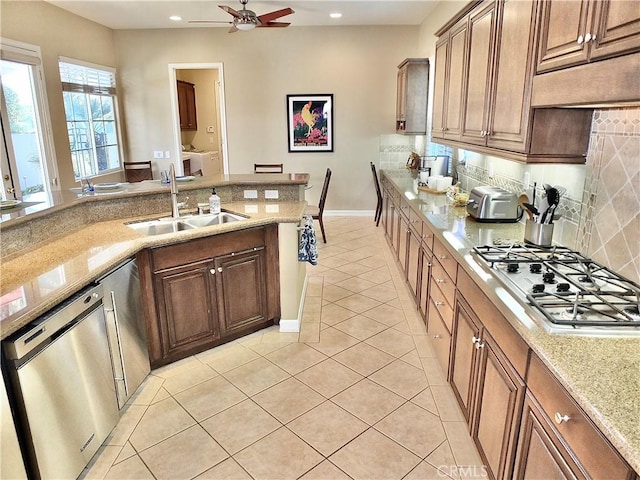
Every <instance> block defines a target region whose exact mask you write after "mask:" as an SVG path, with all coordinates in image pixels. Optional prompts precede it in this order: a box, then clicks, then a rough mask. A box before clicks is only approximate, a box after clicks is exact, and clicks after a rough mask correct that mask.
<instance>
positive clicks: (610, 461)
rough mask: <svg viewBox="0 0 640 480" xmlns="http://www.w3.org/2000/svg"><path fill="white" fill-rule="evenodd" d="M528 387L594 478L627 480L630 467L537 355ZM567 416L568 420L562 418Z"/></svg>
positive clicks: (530, 372) (532, 358)
mask: <svg viewBox="0 0 640 480" xmlns="http://www.w3.org/2000/svg"><path fill="white" fill-rule="evenodd" d="M527 385H528V387H529V389H530V390H531V393H532V394H533V396H534V397H535V398H536V400H537V401H538V403H539V404H540V406H541V407H542V409H543V411H544V412H545V413H546V415H547V416H548V417H549V418H550V419H551V422H552V423H553V425H554V428H555V429H557V431H558V432H559V433H560V435H561V436H562V438H564V440H565V441H566V443H567V445H568V446H569V447H570V448H571V450H572V451H573V453H574V454H575V455H576V457H577V458H578V460H579V461H580V463H582V465H583V466H584V467H585V469H586V470H587V472H588V473H589V475H590V476H591V477H592V478H609V479H614V478H621V479H624V478H627V475H628V473H629V470H630V468H629V467H628V465H626V463H625V461H624V460H622V459H621V458H620V456H619V455H618V453H617V452H616V451H615V449H614V448H613V447H612V446H611V445H610V444H609V442H608V441H607V440H606V439H605V438H604V437H603V436H602V434H601V433H600V431H599V430H598V428H597V427H596V426H595V425H593V423H592V422H591V420H589V418H587V416H586V415H585V413H584V412H583V411H582V409H581V408H580V407H579V406H578V405H577V404H576V403H575V401H574V400H573V399H572V398H571V397H570V396H569V394H568V393H567V392H566V390H565V389H564V387H562V385H560V383H559V382H558V380H556V378H555V377H554V376H553V375H552V374H551V372H549V370H548V369H547V367H545V366H544V365H543V364H542V362H541V361H540V359H538V357H536V356H535V355H531V361H530V365H529V377H528V380H527ZM565 415H566V416H567V417H568V419H563V418H562V417H564V416H565ZM558 420H560V423H559V424H558ZM594 452H598V453H597V455H594Z"/></svg>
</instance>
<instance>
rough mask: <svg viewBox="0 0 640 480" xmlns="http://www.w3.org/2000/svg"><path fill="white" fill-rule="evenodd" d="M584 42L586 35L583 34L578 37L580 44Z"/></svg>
mask: <svg viewBox="0 0 640 480" xmlns="http://www.w3.org/2000/svg"><path fill="white" fill-rule="evenodd" d="M583 43H584V37H583V36H582V35H580V36H579V37H578V45H582V44H583Z"/></svg>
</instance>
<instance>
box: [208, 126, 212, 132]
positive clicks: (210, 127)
mask: <svg viewBox="0 0 640 480" xmlns="http://www.w3.org/2000/svg"><path fill="white" fill-rule="evenodd" d="M207 133H213V125H209V126H208V127H207Z"/></svg>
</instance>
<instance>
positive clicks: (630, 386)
mask: <svg viewBox="0 0 640 480" xmlns="http://www.w3.org/2000/svg"><path fill="white" fill-rule="evenodd" d="M381 176H382V185H383V189H384V190H385V205H384V206H385V211H383V215H385V214H386V218H385V217H383V219H384V220H385V222H386V223H387V225H385V228H389V227H388V224H390V223H392V224H393V228H395V229H398V230H400V235H399V236H398V237H395V235H396V233H392V235H391V238H389V241H390V243H391V244H392V248H394V249H395V250H400V251H402V249H403V248H404V249H405V250H404V251H407V250H409V249H410V248H409V247H407V245H408V244H409V242H411V228H413V225H414V223H415V222H417V221H426V222H425V224H426V225H428V227H429V232H433V237H434V239H433V245H434V248H433V262H432V263H433V264H434V265H437V264H438V261H442V262H443V263H444V262H445V260H441V259H444V258H446V257H449V258H448V259H447V260H446V261H449V259H450V260H454V261H455V263H457V266H458V270H457V272H458V283H459V284H458V290H461V289H462V288H463V286H464V285H462V286H461V285H460V282H461V278H462V279H463V280H464V279H465V278H467V279H470V280H471V282H466V285H471V290H473V292H472V293H473V295H476V296H479V297H484V298H485V299H488V301H489V303H490V304H491V306H490V308H491V309H495V310H497V312H496V313H494V314H491V315H489V314H488V312H490V311H491V310H486V309H485V310H482V309H478V310H477V311H476V312H475V313H472V314H475V315H477V316H478V317H479V319H480V321H482V322H485V323H486V324H487V325H490V323H491V322H492V321H493V318H489V317H490V316H491V317H495V316H501V317H504V319H505V320H506V322H507V324H508V325H507V329H508V330H509V331H510V332H514V333H516V334H517V335H516V336H515V337H514V336H512V337H511V338H512V339H513V340H515V341H524V342H525V344H524V348H525V349H526V350H527V349H528V351H529V353H528V354H527V353H526V350H525V357H524V364H523V365H524V367H523V368H521V369H520V371H521V373H520V375H521V381H524V382H526V385H527V386H528V387H529V388H530V390H533V389H532V388H531V386H530V385H529V382H530V381H531V382H533V381H535V380H536V379H535V378H532V377H533V376H534V375H533V373H535V372H536V371H539V370H540V369H539V368H538V369H537V370H536V369H535V368H533V367H536V366H537V363H536V361H534V360H532V358H533V357H537V358H539V359H540V361H541V362H542V364H543V365H544V367H543V369H547V370H548V371H549V372H550V373H551V374H552V376H553V377H555V379H557V380H558V381H559V383H560V384H561V385H562V387H563V388H564V389H565V390H566V391H567V392H568V393H569V395H570V396H571V398H572V400H573V401H575V402H576V403H577V404H578V405H579V406H580V408H581V409H582V410H583V411H584V412H585V413H586V415H587V416H588V418H589V420H590V421H591V422H592V423H593V424H594V425H595V426H596V427H597V429H598V430H599V431H600V432H601V433H602V434H603V435H604V436H605V437H606V438H607V440H608V441H609V442H610V443H611V445H613V447H615V449H616V450H617V451H618V453H619V454H620V455H621V456H622V457H623V458H624V459H625V460H626V462H627V463H628V464H629V465H630V466H631V467H632V468H633V469H634V470H635V471H636V472H640V420H639V419H640V402H639V401H638V398H640V332H636V333H635V334H632V335H631V336H619V335H597V336H596V335H592V334H590V335H582V334H559V333H550V332H549V331H548V330H547V329H546V328H545V327H544V326H543V322H542V314H541V313H539V312H538V311H537V310H535V309H534V308H533V307H532V306H531V305H529V304H528V303H527V302H526V301H523V300H521V299H520V298H519V297H517V296H516V295H513V294H512V293H510V292H509V289H508V287H507V286H506V284H505V283H503V282H502V281H501V280H500V279H499V278H498V277H497V276H495V275H494V274H493V273H492V270H491V268H489V267H488V266H487V265H485V264H484V263H483V262H481V261H479V260H478V258H477V256H476V255H474V254H473V253H472V250H473V247H474V246H481V245H492V244H494V243H495V244H505V243H506V244H510V243H513V242H518V243H522V242H523V237H524V225H522V224H521V223H514V224H487V223H478V222H476V221H474V220H473V219H471V218H470V217H468V216H467V214H466V210H465V208H464V207H458V208H456V207H453V206H452V205H451V201H449V200H447V199H446V197H445V196H444V195H433V194H429V193H425V192H422V191H418V190H417V188H416V187H417V184H416V182H415V180H414V178H413V176H412V175H411V174H410V173H409V171H407V170H399V171H395V170H392V171H383V172H382V175H381ZM394 195H395V199H391V200H390V197H393V196H394ZM393 202H395V204H394V205H392V206H390V205H391V203H393ZM398 210H400V212H398ZM401 217H406V220H404V222H406V223H402V221H401V220H400V219H401ZM403 225H408V227H409V228H408V229H407V237H408V238H409V240H405V242H406V243H405V244H402V240H396V238H400V237H401V236H403V235H404V230H403ZM398 226H399V228H398ZM396 231H397V230H392V232H396ZM387 236H388V237H389V231H387ZM396 242H397V243H398V244H399V245H394V243H396ZM436 244H439V245H441V246H443V247H444V248H445V250H444V251H445V254H442V253H439V254H437V253H436ZM441 252H442V251H441ZM399 257H400V258H399V263H400V264H401V266H403V265H402V262H403V260H402V257H403V255H402V254H400V255H399ZM436 257H437V260H438V261H436ZM410 267H411V266H410V265H408V266H407V271H410V270H409V268H410ZM434 268H435V267H434ZM434 275H435V274H434ZM439 276H442V278H444V279H448V277H446V276H444V275H440V274H439ZM432 278H433V277H432ZM410 280H411V279H410V278H409V279H408V281H409V285H410V287H411V288H412V291H413V293H414V295H415V294H416V291H415V288H414V287H413V286H412V285H411V282H410ZM438 280H440V279H437V280H436V282H437V281H438ZM448 280H449V279H448ZM453 283H454V284H455V277H454V279H453ZM431 285H432V288H433V285H434V283H433V282H432V283H431ZM467 291H469V288H467ZM418 295H419V294H418ZM459 297H460V295H459V294H458V293H456V299H458V298H459ZM440 303H444V302H440ZM458 303H459V302H458ZM482 305H484V304H482ZM452 307H453V305H452ZM456 308H458V307H457V306H456ZM483 308H484V307H483ZM457 312H458V310H456V313H457ZM436 313H437V312H436ZM438 318H439V317H438ZM431 320H432V319H431V311H430V313H429V322H431ZM436 323H437V322H436ZM454 326H455V324H454ZM431 328H432V325H431V324H430V323H428V324H427V329H428V331H429V332H430V335H431V330H430V329H431ZM451 330H452V331H451V335H452V336H454V335H455V329H451ZM496 330H497V329H496ZM445 334H448V332H446V331H445ZM491 334H494V332H493V331H491ZM436 336H437V338H438V339H441V338H442V335H441V334H440V332H437V333H436ZM434 338H435V337H434ZM470 338H471V337H470ZM474 343H478V345H476V349H478V348H480V347H479V345H480V342H479V341H478V342H476V340H475V339H474ZM512 345H513V342H507V345H506V346H505V348H503V350H505V351H510V350H509V348H511V346H512ZM455 346H456V345H455V338H454V340H452V341H451V346H450V348H451V351H453V349H454V348H455ZM480 346H484V344H482V345H480ZM449 353H450V349H449V347H447V348H446V350H445V354H444V355H445V362H444V363H445V365H444V366H443V370H444V373H445V377H447V378H448V379H449V383H452V386H453V387H454V390H455V385H453V383H455V380H454V379H453V370H452V369H451V372H450V371H449V369H448V368H447V367H446V365H447V361H451V362H453V361H454V359H451V360H449V359H448V355H449ZM527 355H528V357H529V360H527ZM452 356H453V354H452ZM507 357H509V355H507ZM507 361H511V362H517V361H518V360H517V359H516V358H515V357H514V358H507ZM449 365H451V364H449ZM516 369H518V365H516ZM449 373H450V376H449V377H448V374H449ZM524 390H525V388H524V384H522V394H523V395H524ZM478 392H480V390H479V391H478ZM534 393H535V392H534ZM476 395H477V394H476ZM527 395H529V392H527ZM475 401H476V402H477V400H475ZM517 402H522V397H520V400H516V403H517ZM515 411H518V409H517V408H516V409H515ZM551 415H553V413H552V414H551ZM523 416H524V415H523ZM559 420H560V422H559V423H562V422H565V423H566V424H567V425H568V428H569V429H571V428H572V427H571V422H572V421H573V420H574V419H573V418H571V419H567V420H564V418H562V415H561V416H560V418H559ZM496 421H497V420H496ZM576 421H579V420H578V417H577V416H576ZM470 422H471V420H470ZM556 422H558V419H556ZM471 423H473V422H471ZM576 425H578V424H577V423H576ZM478 428H480V427H478V424H475V423H474V424H473V426H471V427H470V429H471V430H472V436H473V435H475V433H474V432H476V433H477V429H478ZM515 428H516V429H517V428H519V422H518V426H517V427H515ZM575 428H578V427H575ZM497 441H498V440H497V439H494V442H497ZM511 441H513V439H512V440H511ZM595 445H596V444H591V445H586V448H587V452H588V453H587V455H588V456H589V457H591V458H590V460H591V461H595V462H597V461H598V460H596V459H597V458H598V457H600V455H601V454H602V452H600V451H598V447H597V446H595ZM513 448H515V447H513ZM582 453H583V454H584V452H582ZM510 455H511V456H512V457H511V458H512V460H511V461H513V455H514V454H513V453H511V454H510ZM517 461H518V460H516V463H517ZM507 463H508V462H507ZM505 468H508V467H505ZM516 473H517V471H516ZM520 473H522V472H520Z"/></svg>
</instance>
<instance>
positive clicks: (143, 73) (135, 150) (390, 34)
mask: <svg viewBox="0 0 640 480" xmlns="http://www.w3.org/2000/svg"><path fill="white" fill-rule="evenodd" d="M418 30H419V29H418V27H406V26H403V27H295V26H291V27H288V28H286V29H256V30H253V31H251V32H247V33H244V32H238V33H234V34H229V33H227V29H226V28H200V29H172V30H125V31H116V32H114V36H115V45H116V51H117V55H118V74H119V81H120V86H121V87H122V91H123V98H124V99H125V102H124V105H123V107H124V114H125V120H126V128H127V132H126V133H127V147H128V150H127V156H128V158H129V159H130V160H131V161H134V160H145V159H150V158H152V153H153V150H162V151H164V150H172V151H173V149H174V145H173V143H172V138H173V133H172V132H173V131H172V128H173V127H172V124H171V113H172V112H171V105H170V101H169V89H170V88H174V87H173V86H172V85H170V81H169V73H168V68H167V65H168V64H169V63H214V62H221V63H222V64H223V68H224V79H223V81H224V86H225V95H226V98H225V104H226V114H227V135H228V151H229V168H230V173H248V172H251V171H253V164H254V163H256V162H257V163H260V162H267V163H284V166H285V171H286V172H308V173H310V174H311V183H312V184H313V185H314V186H315V188H313V189H311V190H308V191H307V198H308V199H309V201H310V202H311V203H316V202H317V200H318V197H319V195H320V190H321V186H322V181H323V178H324V173H325V170H326V168H327V167H329V168H331V170H332V172H333V175H332V178H331V186H330V188H329V195H328V198H327V205H326V208H327V209H328V210H373V209H375V203H376V196H375V190H374V188H373V184H372V180H371V170H370V169H369V162H370V161H372V160H373V161H375V160H377V158H378V138H379V135H381V134H384V133H389V132H392V131H393V128H394V120H395V98H396V94H395V89H396V71H397V66H398V64H400V62H401V61H402V60H403V59H404V58H406V57H412V56H416V55H417V54H418ZM311 93H320V94H323V93H332V94H333V95H334V132H335V135H334V152H332V153H328V152H323V153H288V151H287V130H286V95H287V94H311Z"/></svg>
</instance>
